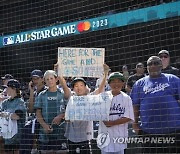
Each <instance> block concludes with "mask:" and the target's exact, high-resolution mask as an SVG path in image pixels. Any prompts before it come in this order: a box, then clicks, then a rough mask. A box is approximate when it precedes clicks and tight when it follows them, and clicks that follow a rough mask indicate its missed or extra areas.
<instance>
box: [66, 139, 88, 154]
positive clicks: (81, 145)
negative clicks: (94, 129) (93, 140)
mask: <svg viewBox="0 0 180 154" xmlns="http://www.w3.org/2000/svg"><path fill="white" fill-rule="evenodd" d="M68 145H69V153H70V154H76V153H80V154H90V153H91V149H90V141H84V142H71V141H69V140H68Z"/></svg>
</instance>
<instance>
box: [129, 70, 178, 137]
mask: <svg viewBox="0 0 180 154" xmlns="http://www.w3.org/2000/svg"><path fill="white" fill-rule="evenodd" d="M131 98H132V100H133V104H134V105H139V107H140V120H141V125H140V127H141V129H142V130H143V131H144V132H146V133H150V134H164V133H170V132H175V130H180V104H179V102H178V100H180V79H179V78H178V77H176V76H175V75H171V74H163V73H162V74H161V75H160V77H158V78H150V77H149V76H146V77H144V78H142V79H140V80H138V81H137V82H136V83H135V84H134V86H133V88H132V93H131Z"/></svg>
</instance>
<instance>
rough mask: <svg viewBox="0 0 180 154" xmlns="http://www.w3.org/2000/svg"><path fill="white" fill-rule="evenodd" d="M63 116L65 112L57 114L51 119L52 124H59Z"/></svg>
mask: <svg viewBox="0 0 180 154" xmlns="http://www.w3.org/2000/svg"><path fill="white" fill-rule="evenodd" d="M64 117H65V114H64V113H62V114H59V115H58V116H56V117H55V118H54V119H53V121H52V124H55V125H59V124H60V123H61V121H62V120H63V119H64Z"/></svg>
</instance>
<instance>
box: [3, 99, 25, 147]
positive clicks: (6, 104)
mask: <svg viewBox="0 0 180 154" xmlns="http://www.w3.org/2000/svg"><path fill="white" fill-rule="evenodd" d="M2 111H5V112H9V113H17V112H21V115H22V116H21V117H20V119H19V120H17V127H18V128H17V129H18V133H17V134H16V135H14V136H13V138H11V139H5V144H6V145H9V144H19V140H20V136H21V130H22V128H23V127H24V125H25V115H26V108H25V102H24V101H23V99H21V98H18V97H15V98H13V99H6V100H4V101H3V103H2Z"/></svg>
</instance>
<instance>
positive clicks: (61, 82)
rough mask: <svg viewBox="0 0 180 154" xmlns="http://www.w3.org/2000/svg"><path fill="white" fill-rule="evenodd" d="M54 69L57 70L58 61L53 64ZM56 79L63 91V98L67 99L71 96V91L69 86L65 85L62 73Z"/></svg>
mask: <svg viewBox="0 0 180 154" xmlns="http://www.w3.org/2000/svg"><path fill="white" fill-rule="evenodd" d="M54 71H55V72H58V63H56V64H54ZM58 79H59V82H60V84H61V86H62V88H63V91H64V98H65V99H69V97H70V96H71V91H70V89H69V87H68V86H67V83H66V80H65V79H64V77H63V76H62V75H60V76H59V77H58Z"/></svg>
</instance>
